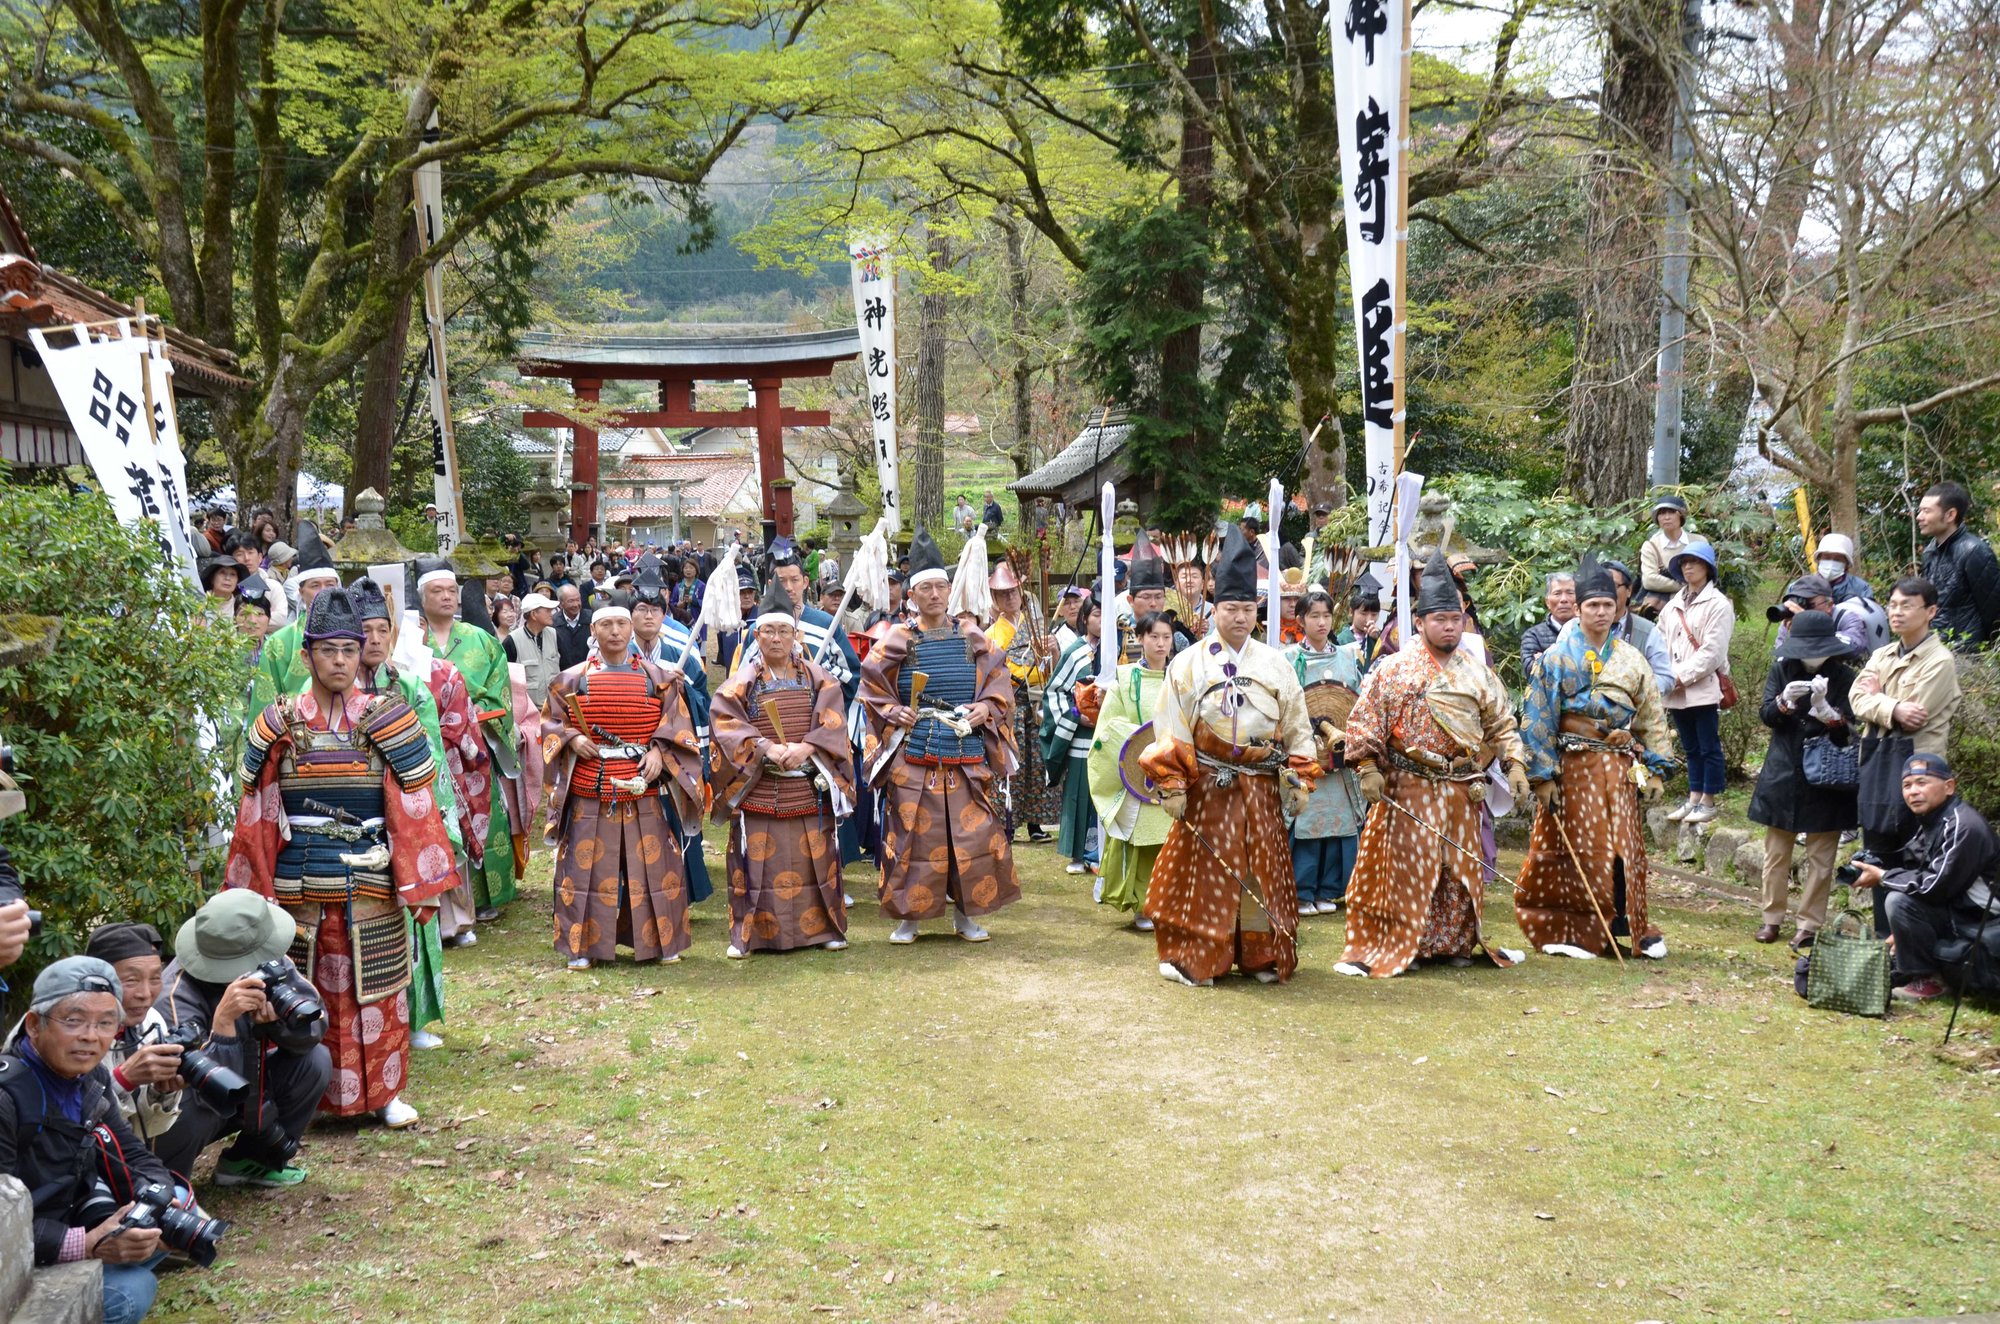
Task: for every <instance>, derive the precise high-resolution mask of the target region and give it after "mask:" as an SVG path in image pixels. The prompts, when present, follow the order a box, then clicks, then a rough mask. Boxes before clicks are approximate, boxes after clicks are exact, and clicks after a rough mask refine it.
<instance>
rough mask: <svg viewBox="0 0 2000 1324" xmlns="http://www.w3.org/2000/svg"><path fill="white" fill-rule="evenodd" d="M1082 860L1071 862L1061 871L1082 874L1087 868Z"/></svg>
mask: <svg viewBox="0 0 2000 1324" xmlns="http://www.w3.org/2000/svg"><path fill="white" fill-rule="evenodd" d="M1087 867H1088V866H1086V865H1085V864H1084V862H1083V861H1082V860H1071V861H1070V862H1069V864H1068V865H1067V866H1066V867H1065V868H1064V869H1063V872H1064V873H1082V872H1084V870H1085V869H1086V868H1087Z"/></svg>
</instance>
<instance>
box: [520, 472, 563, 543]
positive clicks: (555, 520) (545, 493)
mask: <svg viewBox="0 0 2000 1324" xmlns="http://www.w3.org/2000/svg"><path fill="white" fill-rule="evenodd" d="M521 504H522V505H523V506H526V507H527V509H528V536H527V538H526V539H525V541H526V542H527V544H528V545H529V546H530V547H532V548H534V549H535V550H536V551H538V552H540V553H541V554H542V555H544V556H551V555H554V554H555V553H557V552H560V551H561V550H562V549H563V548H565V547H567V546H568V545H569V498H568V497H566V496H564V495H563V494H562V493H561V492H558V491H556V490H555V489H554V488H549V487H537V488H534V489H533V490H531V491H530V492H529V493H528V494H527V495H526V496H524V497H522V498H521Z"/></svg>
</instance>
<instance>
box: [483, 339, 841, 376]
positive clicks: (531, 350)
mask: <svg viewBox="0 0 2000 1324" xmlns="http://www.w3.org/2000/svg"><path fill="white" fill-rule="evenodd" d="M860 353H861V333H860V331H858V330H857V329H855V328H854V327H846V328H842V329H840V330H834V331H798V332H783V333H779V334H774V335H724V336H591V335H553V334H550V333H546V332H532V331H531V332H528V333H525V334H523V335H522V336H521V340H520V353H519V356H518V363H519V366H520V369H521V371H522V372H523V373H525V374H527V375H530V376H540V377H549V376H568V375H570V374H569V373H568V372H567V371H564V370H566V369H570V368H597V369H603V370H605V371H604V372H603V374H602V375H604V376H606V377H616V376H618V375H619V372H618V370H620V369H624V370H629V371H631V372H633V373H634V374H635V375H637V376H642V377H650V376H656V375H658V374H659V370H661V369H683V370H694V369H701V370H704V371H708V372H713V373H715V375H716V378H717V379H718V380H725V379H728V378H729V377H731V376H735V375H742V374H739V373H734V372H733V370H734V369H738V368H756V367H780V366H795V367H803V366H804V365H811V366H813V367H817V368H818V369H819V370H820V374H821V375H824V373H825V372H826V371H827V370H830V368H831V366H832V364H834V363H835V362H837V361H839V360H841V359H851V358H854V357H856V356H857V355H859V354H860Z"/></svg>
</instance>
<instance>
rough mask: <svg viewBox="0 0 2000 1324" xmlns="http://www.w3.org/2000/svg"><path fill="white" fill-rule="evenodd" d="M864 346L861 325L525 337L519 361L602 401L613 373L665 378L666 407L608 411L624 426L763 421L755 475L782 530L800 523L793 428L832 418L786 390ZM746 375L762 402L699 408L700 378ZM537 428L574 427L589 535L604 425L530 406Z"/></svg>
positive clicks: (578, 486)
mask: <svg viewBox="0 0 2000 1324" xmlns="http://www.w3.org/2000/svg"><path fill="white" fill-rule="evenodd" d="M860 353H861V335H860V332H858V331H856V330H854V329H852V328H850V329H848V330H845V331H812V332H805V333H802V334H798V335H775V336H553V335H540V334H532V333H531V334H528V335H524V336H522V337H521V357H520V358H519V359H518V360H517V362H516V364H515V367H516V368H517V369H518V370H519V371H520V373H521V375H522V376H523V377H567V378H569V387H570V391H571V392H572V393H573V394H574V395H575V396H576V398H577V399H578V400H580V401H582V402H584V403H586V404H593V405H594V404H596V403H597V401H598V398H599V393H600V391H601V390H602V388H603V386H604V383H605V382H607V381H657V382H658V383H659V384H660V407H659V408H658V409H623V410H620V411H618V412H617V413H616V414H614V415H612V416H611V417H610V418H609V419H600V422H601V423H605V424H607V425H609V426H611V427H621V428H704V427H755V428H756V429H757V476H758V482H759V484H760V485H761V486H762V488H763V493H764V518H765V519H767V520H771V521H773V522H774V523H775V524H776V526H777V531H778V532H779V533H783V534H789V533H790V532H791V531H792V489H791V484H790V483H783V484H780V481H779V480H780V479H782V478H783V477H784V471H785V437H784V430H785V429H786V428H804V427H825V426H826V425H827V424H828V423H829V422H830V421H831V418H830V415H829V414H828V412H827V411H826V410H824V409H794V408H792V407H791V406H789V405H785V404H782V403H781V402H780V401H779V399H778V392H779V391H780V390H781V389H783V387H784V384H785V380H786V379H787V378H790V377H828V376H831V375H832V374H833V365H834V364H836V363H839V362H840V361H841V360H843V359H851V358H855V357H857V356H858V355H859V354H860ZM745 378H747V379H748V380H749V382H750V387H751V390H752V391H754V392H755V395H756V404H755V405H753V406H752V407H750V408H748V409H696V408H695V407H694V384H695V383H696V382H729V381H738V380H741V379H745ZM521 423H522V425H523V426H525V427H531V428H570V429H572V431H573V433H574V435H575V438H576V442H575V448H574V449H575V460H574V464H573V466H572V470H571V474H572V477H571V482H570V501H569V519H570V534H569V536H570V537H571V538H574V539H575V540H576V541H577V542H579V543H580V542H583V541H585V540H586V539H587V538H588V537H589V536H590V532H591V530H592V529H593V528H594V527H595V526H596V524H597V478H598V474H597V432H598V429H597V427H595V426H587V425H585V424H583V423H580V422H577V421H576V420H574V419H571V418H568V417H566V416H564V415H562V414H558V413H554V412H552V411H549V410H543V409H531V410H529V411H527V412H526V413H525V414H523V415H522V416H521Z"/></svg>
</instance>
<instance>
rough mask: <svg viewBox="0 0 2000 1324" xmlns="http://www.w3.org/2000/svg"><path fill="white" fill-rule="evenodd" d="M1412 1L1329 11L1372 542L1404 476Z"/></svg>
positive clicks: (1356, 3) (1383, 530)
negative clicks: (1407, 70) (1399, 411)
mask: <svg viewBox="0 0 2000 1324" xmlns="http://www.w3.org/2000/svg"><path fill="white" fill-rule="evenodd" d="M1408 3H1409V0H1345V3H1343V4H1336V5H1334V6H1332V7H1331V9H1330V10H1329V11H1328V14H1329V20H1330V24H1331V26H1332V29H1333V32H1332V38H1333V93H1334V98H1333V99H1334V106H1335V112H1336V114H1337V115H1338V116H1339V120H1340V178H1341V184H1342V190H1343V192H1344V193H1345V194H1346V209H1347V262H1348V274H1349V278H1350V281H1351V283H1352V284H1353V287H1354V331H1355V336H1356V339H1357V340H1358V341H1359V342H1360V346H1361V420H1362V435H1363V456H1364V468H1365V470H1366V473H1367V488H1368V490H1367V501H1368V546H1370V547H1380V546H1382V545H1383V544H1385V543H1387V542H1388V541H1390V537H1391V531H1390V528H1389V504H1390V497H1391V494H1392V489H1393V480H1394V478H1395V472H1394V471H1395V463H1396V460H1395V455H1396V442H1395V435H1396V417H1395V411H1396V389H1395V383H1396V375H1397V374H1396V368H1397V361H1398V359H1399V358H1400V357H1401V355H1402V353H1403V332H1404V322H1405V319H1404V314H1403V290H1402V288H1401V286H1402V268H1401V264H1400V263H1399V262H1398V260H1397V255H1398V249H1399V248H1400V246H1401V245H1402V243H1403V241H1404V236H1403V235H1401V234H1400V233H1398V232H1397V229H1396V226H1397V223H1398V218H1399V214H1400V212H1401V208H1400V206H1399V205H1398V201H1397V200H1398V199H1399V198H1401V197H1402V196H1403V189H1404V187H1405V181H1404V179H1403V174H1404V170H1405V168H1406V166H1407V164H1408V156H1407V150H1406V149H1407V144H1405V143H1403V142H1401V141H1399V138H1400V134H1401V130H1400V128H1399V126H1400V125H1401V124H1402V123H1403V118H1402V101H1403V62H1404V61H1405V60H1406V59H1408V58H1409V57H1408V52H1406V51H1404V49H1403V33H1404V29H1405V26H1406V24H1405V22H1404V13H1403V11H1404V7H1405V6H1406V5H1407V4H1408Z"/></svg>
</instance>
